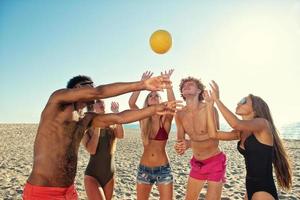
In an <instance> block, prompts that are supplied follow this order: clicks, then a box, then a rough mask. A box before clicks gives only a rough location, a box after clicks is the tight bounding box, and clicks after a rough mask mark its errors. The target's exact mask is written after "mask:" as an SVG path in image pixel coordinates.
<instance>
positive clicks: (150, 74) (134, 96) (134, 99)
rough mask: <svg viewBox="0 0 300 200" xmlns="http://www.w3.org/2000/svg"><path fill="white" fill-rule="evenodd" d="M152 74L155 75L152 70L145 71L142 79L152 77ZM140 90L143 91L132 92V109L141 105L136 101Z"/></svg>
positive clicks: (130, 100)
mask: <svg viewBox="0 0 300 200" xmlns="http://www.w3.org/2000/svg"><path fill="white" fill-rule="evenodd" d="M152 75H153V73H152V72H151V71H146V72H144V73H143V75H142V78H141V81H143V80H147V79H149V78H151V76H152ZM140 92H141V91H135V92H133V93H132V94H131V96H130V98H129V102H128V103H129V108H130V109H139V107H138V106H137V105H136V101H137V99H138V97H139V95H140Z"/></svg>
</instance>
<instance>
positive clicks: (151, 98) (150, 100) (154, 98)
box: [147, 91, 161, 106]
mask: <svg viewBox="0 0 300 200" xmlns="http://www.w3.org/2000/svg"><path fill="white" fill-rule="evenodd" d="M160 100H161V97H160V95H159V94H158V92H155V91H154V92H150V93H149V94H148V96H147V104H148V105H149V106H151V105H156V104H159V103H160Z"/></svg>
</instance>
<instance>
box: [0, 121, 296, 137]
mask: <svg viewBox="0 0 300 200" xmlns="http://www.w3.org/2000/svg"><path fill="white" fill-rule="evenodd" d="M2 124H10V125H18V124H37V123H0V125H2ZM124 127H125V128H126V129H134V130H137V129H139V128H140V127H139V124H138V123H130V124H124ZM220 129H221V130H225V131H226V130H230V127H229V126H228V125H227V124H225V123H221V128H220ZM278 129H279V132H280V134H281V136H282V138H283V139H287V140H300V122H293V123H288V124H284V125H282V126H281V127H278ZM171 131H176V125H175V124H174V123H173V124H172V128H171Z"/></svg>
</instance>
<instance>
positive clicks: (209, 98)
mask: <svg viewBox="0 0 300 200" xmlns="http://www.w3.org/2000/svg"><path fill="white" fill-rule="evenodd" d="M209 93H210V94H209ZM209 93H208V91H207V90H204V92H203V94H202V96H203V98H204V101H205V102H206V103H207V104H208V105H213V104H214V99H213V98H212V96H211V92H209Z"/></svg>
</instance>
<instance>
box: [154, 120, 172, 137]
mask: <svg viewBox="0 0 300 200" xmlns="http://www.w3.org/2000/svg"><path fill="white" fill-rule="evenodd" d="M168 136H169V134H168V133H167V131H166V130H165V128H164V126H163V123H162V116H161V117H160V118H159V129H158V131H157V133H156V136H155V138H153V139H152V140H167V139H168Z"/></svg>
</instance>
